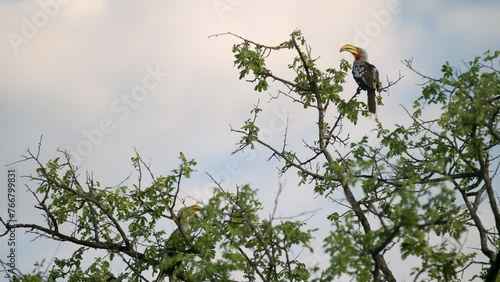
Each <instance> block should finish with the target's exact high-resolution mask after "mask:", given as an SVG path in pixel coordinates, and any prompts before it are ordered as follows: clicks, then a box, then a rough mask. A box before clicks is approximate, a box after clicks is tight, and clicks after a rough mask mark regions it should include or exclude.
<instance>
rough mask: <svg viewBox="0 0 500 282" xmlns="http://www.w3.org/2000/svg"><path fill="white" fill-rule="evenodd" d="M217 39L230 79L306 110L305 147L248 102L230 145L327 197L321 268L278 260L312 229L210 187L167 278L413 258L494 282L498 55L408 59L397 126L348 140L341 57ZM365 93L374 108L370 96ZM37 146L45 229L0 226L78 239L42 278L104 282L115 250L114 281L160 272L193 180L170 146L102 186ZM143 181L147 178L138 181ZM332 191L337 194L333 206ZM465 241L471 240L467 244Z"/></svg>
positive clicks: (447, 274)
mask: <svg viewBox="0 0 500 282" xmlns="http://www.w3.org/2000/svg"><path fill="white" fill-rule="evenodd" d="M222 35H225V36H234V37H236V38H238V40H241V42H240V43H237V44H235V45H234V46H233V49H232V51H233V53H234V56H235V62H234V63H235V66H236V67H237V68H238V70H239V72H240V77H239V78H240V79H244V78H246V79H247V80H248V81H249V82H251V83H253V84H254V85H255V86H254V89H255V90H256V91H257V92H263V91H266V90H268V88H269V86H270V85H269V83H270V82H273V83H277V84H278V85H282V86H284V87H285V90H284V91H283V90H278V95H274V94H273V95H272V100H278V99H289V100H290V101H291V102H293V103H299V104H301V105H302V106H303V108H304V111H313V112H314V113H315V116H316V118H315V120H313V121H311V127H314V128H315V130H316V134H317V135H316V137H315V138H314V141H312V142H310V143H306V144H305V148H290V147H289V146H288V145H287V142H286V140H287V138H289V136H287V135H286V133H285V136H284V140H285V142H283V145H282V146H280V147H275V146H274V145H273V144H269V143H266V142H265V141H264V140H263V139H262V138H261V136H260V135H259V119H258V117H259V115H261V113H262V111H263V110H262V109H261V108H260V107H259V106H258V105H257V106H255V107H254V108H253V110H252V111H251V117H250V118H249V119H248V120H246V121H245V122H244V124H243V126H242V127H241V128H239V129H236V128H232V131H234V132H236V133H238V134H241V141H240V144H239V146H238V148H237V150H236V152H239V151H242V150H246V149H254V148H255V146H263V147H265V148H267V150H269V152H270V154H271V156H272V157H274V158H276V159H278V160H279V161H280V162H281V163H282V166H281V169H280V171H279V173H283V174H284V173H289V171H292V172H296V173H297V174H298V184H299V185H305V184H308V183H312V184H313V186H314V188H313V189H314V193H317V194H318V195H321V196H324V197H328V198H331V199H332V205H335V206H337V207H339V208H341V209H342V210H343V211H342V212H335V213H332V214H331V215H330V216H329V217H328V220H329V221H331V223H332V226H333V227H332V230H330V233H329V235H328V236H327V237H326V238H324V240H323V242H324V250H325V252H326V253H327V254H328V255H329V257H330V261H329V265H327V266H325V267H324V268H321V269H320V268H318V267H310V266H307V265H305V264H304V263H303V262H301V261H300V257H291V256H290V254H291V250H293V249H310V242H311V239H312V238H313V236H314V230H306V229H305V227H304V223H303V222H301V221H298V220H287V221H277V220H275V219H274V218H273V217H272V218H271V219H269V220H266V219H262V218H260V217H259V216H258V210H259V209H260V208H261V203H260V201H259V200H258V199H256V197H255V191H253V190H252V189H251V188H250V186H249V185H243V186H238V187H237V189H236V192H229V190H228V188H227V187H222V185H221V184H220V183H217V182H215V181H214V186H215V190H214V196H213V197H212V198H211V199H210V201H209V202H208V203H205V205H204V208H203V209H202V210H200V212H199V213H197V214H196V216H191V217H189V219H188V221H189V225H190V226H191V227H194V228H195V229H196V230H195V232H194V236H185V239H186V246H189V248H188V250H187V251H186V252H185V253H184V254H183V256H182V258H181V259H180V265H179V267H180V269H181V270H182V271H177V272H176V274H175V278H174V280H179V281H206V280H209V281H232V280H233V279H236V278H235V275H238V274H239V275H241V277H242V278H237V279H236V280H238V281H240V280H246V281H255V280H262V281H278V280H279V281H308V280H310V279H312V275H313V274H314V275H315V276H316V278H314V279H313V280H314V281H332V280H334V279H339V278H340V277H345V276H346V275H347V276H352V277H354V278H355V280H357V281H397V280H398V277H395V275H394V274H393V271H394V269H391V264H390V263H389V262H394V261H395V260H405V259H407V258H409V257H413V258H416V259H417V261H418V263H417V264H415V265H412V266H411V268H410V269H409V273H408V275H411V277H412V278H413V279H414V280H415V281H429V280H432V281H459V280H460V278H461V277H462V275H463V273H464V272H465V271H466V270H467V269H470V267H471V265H475V264H479V265H481V267H482V271H481V272H478V273H477V275H476V276H475V277H474V278H481V279H484V280H485V281H496V279H497V277H498V272H499V269H500V251H499V249H500V248H499V246H500V240H499V230H500V212H499V210H498V203H497V201H498V199H497V196H496V195H495V190H494V185H495V182H494V178H495V176H496V173H497V170H498V167H499V166H500V161H499V155H500V150H499V146H498V145H499V142H500V129H499V128H500V126H499V112H500V94H499V93H500V91H499V90H500V71H499V65H500V61H499V55H500V51H496V52H493V53H492V52H489V51H487V52H485V54H484V55H483V56H482V57H476V58H474V59H473V60H472V61H471V62H469V63H467V64H466V70H464V71H460V70H458V69H454V68H452V67H451V66H450V64H449V63H446V64H445V65H444V66H443V68H442V77H441V78H438V79H436V78H431V77H428V76H425V75H422V74H420V73H418V72H417V71H416V70H414V68H413V66H412V62H411V61H405V64H406V66H407V67H408V68H409V69H411V70H414V71H415V72H417V73H418V74H420V75H421V76H422V78H423V79H425V85H424V87H423V89H422V95H421V96H420V97H419V98H418V99H417V100H416V101H415V102H414V104H413V110H412V111H411V112H410V110H407V113H408V124H406V125H401V124H396V125H385V124H382V123H381V122H379V121H378V120H376V128H374V130H375V132H376V134H375V136H369V135H368V134H367V135H365V136H362V137H361V138H359V139H358V140H354V138H353V137H352V136H351V135H350V132H351V131H352V130H355V126H356V124H357V123H358V122H361V120H360V118H362V117H367V116H368V115H369V113H368V111H367V109H366V105H365V104H364V103H363V102H360V101H358V99H357V98H358V95H359V94H353V95H350V97H349V98H345V97H347V94H346V93H344V92H345V91H344V90H343V84H344V82H345V81H344V79H345V77H346V75H348V71H349V69H350V65H349V63H348V62H347V61H344V60H342V61H341V62H340V66H339V69H333V68H330V69H326V70H321V69H319V68H318V67H317V65H316V60H317V59H314V58H313V57H312V51H311V48H310V47H309V45H307V42H306V40H305V39H304V37H303V35H302V34H301V32H300V31H298V30H297V31H294V32H293V33H292V34H291V35H290V39H289V40H287V41H285V42H283V43H280V44H278V45H276V46H266V45H263V44H260V43H256V42H254V41H251V40H248V39H245V38H243V37H240V36H238V35H235V34H232V33H225V34H219V35H216V36H222ZM286 50H292V51H293V52H294V53H295V57H294V58H293V59H292V60H291V64H290V65H289V66H288V67H289V69H290V70H292V71H293V73H294V75H293V77H292V78H284V77H281V76H279V75H277V74H275V72H273V70H271V69H270V68H268V67H267V65H266V61H267V60H268V58H269V57H270V56H271V55H272V54H274V53H276V52H281V51H286ZM401 78H402V77H401V76H400V77H398V78H397V79H396V80H395V81H392V82H388V84H387V85H386V86H385V87H383V88H382V90H384V89H385V90H387V89H388V88H389V87H391V86H392V85H394V84H395V83H397V82H398V81H399V79H401ZM377 98H378V102H379V104H380V103H381V102H382V96H379V97H377ZM360 100H365V99H360ZM431 109H432V110H434V112H436V109H438V111H437V112H438V116H437V117H435V114H434V116H433V117H428V116H432V115H431V114H432V112H431V111H430V110H431ZM39 150H40V147H39V148H38V151H37V152H35V153H31V152H30V151H28V156H27V157H26V158H25V160H28V161H35V162H37V164H38V167H39V168H38V169H37V171H36V174H35V175H32V176H30V179H32V180H34V181H36V182H37V185H36V186H37V188H36V189H34V190H33V191H32V193H33V196H34V197H36V199H37V201H38V204H37V206H36V208H38V209H39V210H41V211H42V212H43V214H44V215H45V217H46V225H44V226H41V225H34V224H24V223H16V224H14V223H9V222H8V221H6V220H4V219H2V221H1V222H2V224H3V225H4V227H5V229H6V233H4V235H5V234H7V232H8V230H9V229H12V228H17V229H26V230H28V231H29V232H34V233H36V234H39V235H42V236H45V237H48V238H52V239H58V240H63V241H69V242H72V243H74V244H76V245H79V246H81V248H80V249H79V250H78V251H76V252H75V253H74V254H73V256H72V257H71V258H67V259H64V258H58V259H57V260H56V261H55V266H54V267H53V268H52V269H51V271H50V274H49V277H48V278H49V279H54V278H57V277H69V279H70V281H82V280H85V279H87V280H92V279H98V280H106V279H108V278H110V277H111V276H112V274H111V273H110V271H109V261H111V260H113V259H115V258H121V259H122V260H123V261H124V263H125V264H126V265H127V271H126V272H125V273H121V274H115V275H116V277H117V278H114V279H115V280H118V281H120V279H126V280H130V281H149V279H148V278H147V277H146V276H147V273H150V272H151V271H153V272H157V271H158V269H159V265H160V263H161V260H162V258H163V256H162V251H164V250H165V248H166V247H168V246H165V244H166V241H167V238H168V234H167V233H166V232H165V231H164V230H163V229H162V228H160V225H161V226H164V225H165V224H164V222H163V221H165V220H171V221H173V222H176V221H175V212H174V209H175V208H176V207H177V206H179V205H178V204H179V201H181V200H182V199H179V197H178V191H179V189H180V186H181V180H182V179H184V178H187V177H189V176H190V175H191V173H192V172H193V167H194V166H195V164H196V163H195V161H194V160H189V159H187V158H186V157H185V156H184V154H181V155H180V166H179V167H178V168H177V169H174V170H172V171H171V173H170V174H169V175H167V176H155V175H153V174H152V173H151V170H150V168H149V166H148V165H146V164H145V163H144V161H143V160H142V158H141V157H140V155H139V154H137V155H136V157H134V158H132V164H133V165H134V167H135V168H136V171H137V176H138V180H137V183H136V184H134V185H132V186H131V187H128V186H120V187H113V188H103V187H101V185H100V183H99V182H97V181H94V180H93V179H92V177H90V176H88V175H87V177H86V178H85V182H84V183H85V185H83V184H81V180H80V177H79V175H78V173H77V168H75V167H74V166H73V165H72V164H71V157H70V156H69V155H68V154H67V153H65V152H62V154H63V158H62V159H60V158H56V159H54V160H50V161H48V162H47V163H46V164H44V163H42V162H41V161H40V159H39V157H38V152H39ZM145 176H149V177H150V178H151V184H148V185H147V184H144V181H145V180H144V177H145ZM340 197H343V198H345V201H343V202H339V201H337V200H333V199H338V198H340ZM489 218H493V221H491V220H489ZM176 224H178V222H176ZM177 227H179V226H177ZM466 232H474V233H476V234H479V236H478V237H479V240H478V241H477V242H470V241H465V242H464V240H465V234H466ZM191 239H192V240H191ZM464 244H465V245H464ZM464 246H465V247H467V248H464ZM470 246H472V247H474V246H477V247H478V248H477V250H475V249H473V250H471V251H470V248H469V247H470ZM89 248H92V249H101V250H104V255H103V256H102V257H100V258H98V259H97V260H96V262H95V263H94V264H93V265H92V266H91V267H89V268H87V269H81V268H80V262H81V261H82V258H83V257H84V255H85V251H86V250H88V249H89ZM389 253H391V256H389V255H388V254H389ZM394 254H397V255H396V257H395V256H394ZM39 276H40V275H39ZM27 277H28V276H25V278H24V279H25V281H29V280H26V279H27ZM113 277H114V276H113Z"/></svg>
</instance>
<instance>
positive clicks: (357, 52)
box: [340, 44, 368, 62]
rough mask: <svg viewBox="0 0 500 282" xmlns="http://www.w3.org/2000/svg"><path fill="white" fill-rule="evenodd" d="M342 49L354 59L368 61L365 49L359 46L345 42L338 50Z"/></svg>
mask: <svg viewBox="0 0 500 282" xmlns="http://www.w3.org/2000/svg"><path fill="white" fill-rule="evenodd" d="M342 51H347V52H349V53H351V54H352V55H353V56H354V59H355V60H356V61H359V60H362V61H365V62H368V54H367V53H366V51H365V49H363V48H361V47H356V46H354V45H351V44H346V45H344V46H342V47H341V48H340V52H342Z"/></svg>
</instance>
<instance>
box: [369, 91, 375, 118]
mask: <svg viewBox="0 0 500 282" xmlns="http://www.w3.org/2000/svg"><path fill="white" fill-rule="evenodd" d="M367 92H368V111H370V113H373V114H374V113H375V112H376V111H377V101H376V100H375V90H368V91H367Z"/></svg>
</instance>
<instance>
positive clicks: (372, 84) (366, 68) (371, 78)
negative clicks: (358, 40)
mask: <svg viewBox="0 0 500 282" xmlns="http://www.w3.org/2000/svg"><path fill="white" fill-rule="evenodd" d="M342 51H347V52H349V53H351V54H352V55H353V56H354V63H353V64H352V75H353V76H354V80H356V83H357V84H358V86H359V87H358V92H357V93H359V92H360V89H361V90H366V92H367V93H368V110H369V111H370V112H371V113H375V112H376V111H377V102H376V99H375V98H376V97H375V90H377V91H378V92H380V88H381V85H380V80H379V74H378V70H377V68H376V67H375V66H374V65H372V64H370V63H368V53H366V51H365V49H363V48H360V47H356V46H353V45H351V44H346V45H344V46H342V48H340V52H342Z"/></svg>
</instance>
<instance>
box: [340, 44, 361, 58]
mask: <svg viewBox="0 0 500 282" xmlns="http://www.w3.org/2000/svg"><path fill="white" fill-rule="evenodd" d="M342 51H347V52H349V53H351V54H353V55H354V56H359V53H358V48H357V47H355V46H353V45H351V44H346V45H344V46H342V47H341V48H340V52H342Z"/></svg>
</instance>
